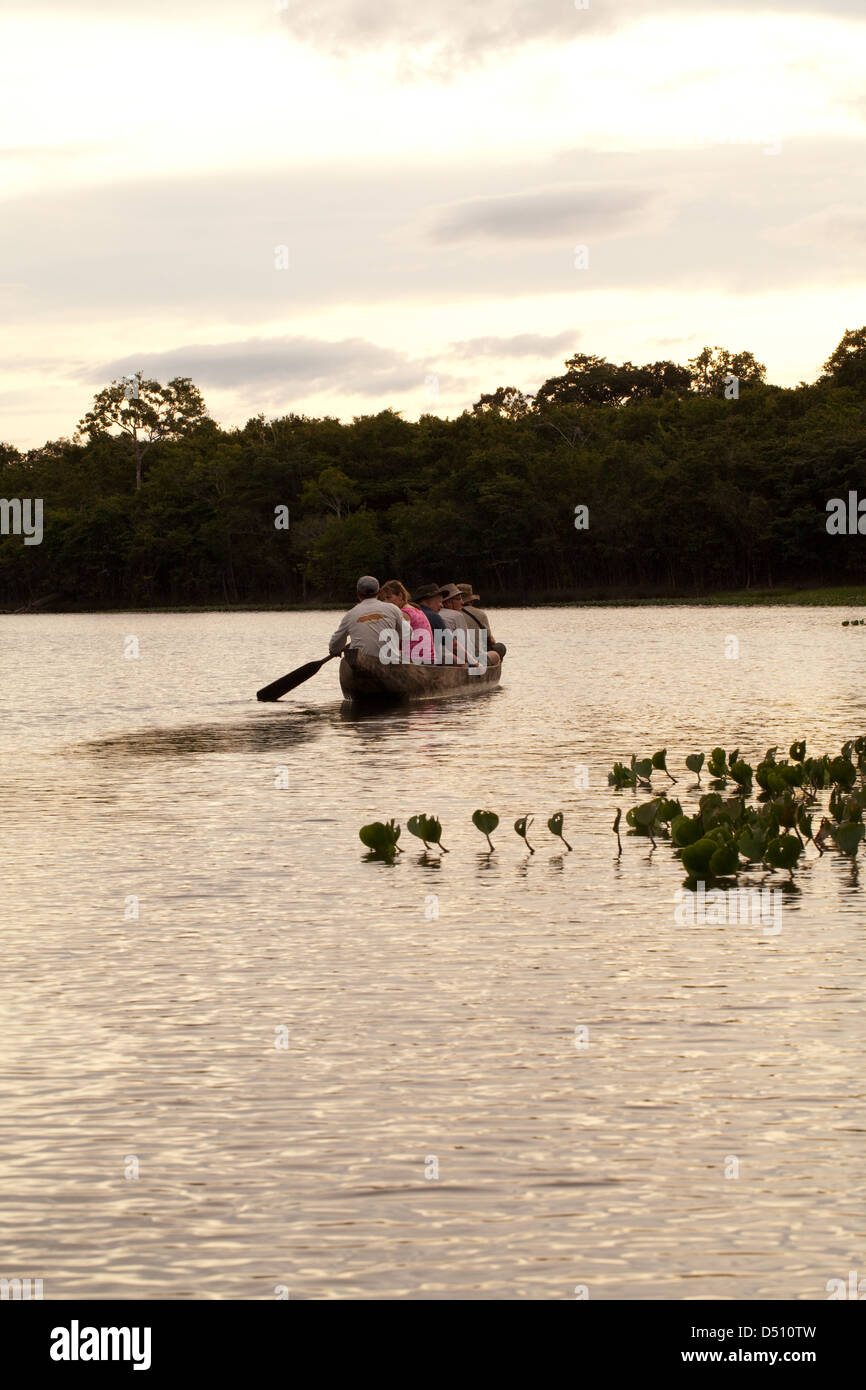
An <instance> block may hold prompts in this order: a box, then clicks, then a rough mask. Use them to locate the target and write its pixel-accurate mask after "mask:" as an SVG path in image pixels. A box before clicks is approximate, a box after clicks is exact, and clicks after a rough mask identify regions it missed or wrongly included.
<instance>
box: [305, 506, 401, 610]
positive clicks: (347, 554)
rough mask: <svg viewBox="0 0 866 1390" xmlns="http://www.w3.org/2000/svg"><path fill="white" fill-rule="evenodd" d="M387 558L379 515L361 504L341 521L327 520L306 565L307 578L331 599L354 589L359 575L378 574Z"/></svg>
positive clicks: (349, 592) (347, 593)
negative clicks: (378, 522)
mask: <svg viewBox="0 0 866 1390" xmlns="http://www.w3.org/2000/svg"><path fill="white" fill-rule="evenodd" d="M384 559H385V547H384V545H383V543H382V538H381V536H380V535H379V528H378V526H377V525H376V518H375V516H374V515H373V513H372V512H369V511H367V509H366V508H365V507H362V508H361V509H360V510H359V511H357V512H351V513H350V514H349V516H345V517H343V518H342V520H341V521H338V520H337V518H336V517H334V519H333V520H332V521H329V522H328V525H327V526H326V527H325V530H324V531H323V532H322V535H321V536H320V537H319V539H318V540H317V541H316V543H315V544H314V546H313V549H312V552H311V554H310V560H309V563H308V565H307V578H308V579H309V580H310V581H311V582H312V583H313V584H314V585H315V586H316V587H317V588H319V589H320V590H324V591H325V592H326V593H327V594H328V595H329V596H330V597H332V598H342V597H344V596H345V595H351V594H353V593H354V592H355V582H356V580H357V578H358V575H359V574H376V573H378V572H379V571H380V570H381V567H382V564H383V561H384Z"/></svg>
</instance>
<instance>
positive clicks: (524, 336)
mask: <svg viewBox="0 0 866 1390" xmlns="http://www.w3.org/2000/svg"><path fill="white" fill-rule="evenodd" d="M579 337H580V334H579V333H578V332H575V330H574V329H573V328H567V329H566V330H565V332H564V333H551V334H547V335H545V334H543V333H516V334H515V335H514V336H513V337H511V338H464V339H463V340H462V341H461V342H456V343H449V344H448V347H447V349H446V352H445V353H444V354H443V355H445V356H448V357H457V358H461V359H463V358H471V359H477V358H479V357H496V358H503V357H515V358H519V357H548V356H550V355H551V353H556V352H561V351H562V350H563V349H565V348H573V347H574V345H575V343H576V342H577V340H578V338H579Z"/></svg>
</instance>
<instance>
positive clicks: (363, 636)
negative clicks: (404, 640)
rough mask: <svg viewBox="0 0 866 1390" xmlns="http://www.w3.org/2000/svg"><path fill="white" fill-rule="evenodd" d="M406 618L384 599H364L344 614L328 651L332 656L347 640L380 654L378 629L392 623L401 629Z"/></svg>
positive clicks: (373, 653) (364, 649)
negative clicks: (383, 601)
mask: <svg viewBox="0 0 866 1390" xmlns="http://www.w3.org/2000/svg"><path fill="white" fill-rule="evenodd" d="M403 622H405V619H404V617H403V614H402V613H401V612H400V609H399V608H398V607H397V606H396V604H393V603H382V601H381V600H380V599H377V598H365V599H362V600H361V602H360V603H356V604H355V607H354V608H350V609H349V611H348V613H347V614H346V615H345V617H344V618H343V621H342V622H341V623H340V626H339V627H338V628H337V631H336V632H335V633H334V635H333V637H332V638H331V640H330V642H329V643H328V651H329V652H330V654H331V656H338V655H339V653H340V652H341V651H342V650H343V648H344V647H345V646H346V645H347V644H348V645H349V646H350V647H354V648H356V649H360V650H361V651H363V652H367V653H369V655H370V656H378V655H379V653H380V651H381V650H382V643H381V641H380V640H379V633H380V632H383V631H385V629H386V628H389V627H392V628H396V629H397V630H398V632H400V631H401V626H400V625H401V623H403Z"/></svg>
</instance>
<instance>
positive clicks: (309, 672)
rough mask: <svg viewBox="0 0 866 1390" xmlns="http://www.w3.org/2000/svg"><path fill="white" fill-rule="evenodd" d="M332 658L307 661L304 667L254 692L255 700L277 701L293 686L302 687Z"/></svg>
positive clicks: (292, 688)
mask: <svg viewBox="0 0 866 1390" xmlns="http://www.w3.org/2000/svg"><path fill="white" fill-rule="evenodd" d="M332 660H333V657H330V656H323V657H322V659H321V661H308V662H307V664H306V666H299V667H298V669H297V670H296V671H290V672H289V674H288V675H287V676H281V677H280V679H279V680H278V681H273V682H272V684H271V685H265V686H263V687H262V689H261V690H257V691H256V699H257V700H279V698H280V696H281V695H285V694H287V693H288V691H290V690H294V689H295V686H298V685H303V683H304V681H308V680H309V679H310V676H314V675H315V674H316V672H317V671H318V670H319V669H320V667H322V666H324V664H325V662H326V661H332Z"/></svg>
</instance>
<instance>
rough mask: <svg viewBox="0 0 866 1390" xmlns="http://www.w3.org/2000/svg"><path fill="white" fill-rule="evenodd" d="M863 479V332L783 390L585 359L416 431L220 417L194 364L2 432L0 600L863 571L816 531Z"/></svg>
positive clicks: (858, 542) (537, 590) (573, 586)
mask: <svg viewBox="0 0 866 1390" xmlns="http://www.w3.org/2000/svg"><path fill="white" fill-rule="evenodd" d="M858 489H859V493H860V496H861V497H863V498H866V328H862V329H858V330H853V331H848V332H846V333H845V335H844V337H843V338H842V341H841V342H840V344H839V346H838V348H837V349H836V350H835V352H834V353H833V354H832V356H831V357H830V358H829V360H828V361H827V363H826V364H825V367H824V370H823V373H822V375H821V376H820V378H819V379H818V380H817V381H816V382H814V383H801V384H800V385H799V386H797V387H795V388H782V387H778V386H773V385H771V384H769V383H767V382H766V380H765V371H764V368H763V366H762V365H761V364H760V363H759V362H756V361H755V359H754V357H753V356H752V355H751V354H750V353H747V352H741V353H730V352H728V351H726V350H723V349H719V348H705V349H704V350H703V352H702V353H700V354H699V355H698V356H697V357H696V358H694V359H692V361H691V362H690V363H689V364H688V366H687V367H682V366H679V365H677V364H676V363H673V362H656V363H651V364H648V365H646V366H635V365H634V364H632V363H623V364H615V363H609V362H607V361H605V359H604V358H599V357H593V356H589V355H586V354H576V355H575V356H573V357H571V358H569V359H568V361H567V362H566V363H565V369H564V371H563V372H562V373H561V374H560V375H559V376H554V377H552V378H551V379H550V380H549V381H547V382H545V383H544V384H543V386H541V387H540V388H539V390H538V391H537V392H536V393H535V395H534V396H531V395H527V394H524V393H523V392H522V391H520V390H519V389H518V388H516V387H500V388H498V389H497V390H496V391H494V392H492V393H490V394H487V395H482V396H481V398H480V399H479V400H478V401H477V402H476V403H475V405H474V406H473V408H472V410H471V411H466V412H464V413H463V414H462V415H460V416H458V417H457V418H455V419H452V420H445V419H441V418H439V417H438V416H435V415H425V416H422V418H421V419H420V420H418V421H417V422H414V423H413V422H409V421H406V420H403V419H402V418H401V416H400V414H399V412H396V411H394V410H390V409H388V410H383V411H380V412H379V413H378V414H375V415H369V416H360V417H356V418H355V419H354V420H353V421H352V422H351V423H341V422H340V421H339V420H337V419H332V418H324V419H312V418H308V417H306V416H303V415H297V414H288V415H285V416H282V417H280V418H278V419H272V420H266V419H265V418H264V416H258V417H256V418H254V419H251V420H249V421H248V422H247V423H246V425H244V426H243V428H240V429H230V430H224V429H221V428H219V427H218V426H217V424H216V423H215V422H214V421H213V420H211V419H210V418H209V417H208V416H207V413H206V409H205V404H204V401H203V400H202V397H201V395H200V394H199V392H198V391H197V389H196V388H195V386H194V385H193V383H192V382H191V381H189V380H188V379H185V378H177V379H175V380H174V381H172V382H170V383H168V385H167V386H161V385H160V384H159V383H158V382H155V381H149V380H145V379H144V378H143V377H142V376H141V375H138V376H137V377H135V378H130V379H125V380H124V381H123V382H114V383H112V384H111V385H110V386H107V387H106V388H105V389H104V390H103V391H102V392H100V393H99V395H97V396H96V398H95V400H94V404H93V408H92V410H91V411H89V412H88V414H87V415H86V416H85V417H84V419H83V420H82V421H81V422H80V423H79V426H78V429H77V431H76V433H75V435H74V437H73V438H72V439H62V440H59V441H56V442H52V443H48V444H46V445H45V446H44V447H42V448H36V449H32V450H30V451H29V452H26V453H21V452H19V451H18V450H17V449H15V448H13V447H12V446H11V445H8V444H7V445H0V498H2V499H7V500H8V499H14V498H41V499H43V506H44V522H43V529H44V534H43V539H42V542H41V543H40V544H30V545H27V544H25V543H24V538H23V537H22V536H21V535H16V534H13V533H12V526H11V519H12V518H11V513H10V510H9V509H8V508H6V509H5V511H4V518H5V529H7V530H9V532H10V533H9V534H4V535H0V608H2V609H3V610H5V611H20V610H23V609H28V608H35V607H50V608H60V609H62V608H91V607H92V608H99V607H147V606H151V605H152V606H162V605H197V604H201V605H208V604H222V603H251V604H252V603H275V604H280V603H292V602H298V601H308V602H309V601H315V600H329V601H330V600H343V601H348V600H349V599H350V598H351V595H352V591H353V586H354V581H355V578H356V577H357V575H358V574H360V573H365V572H372V573H374V574H378V575H379V576H380V577H381V578H385V577H390V576H393V575H397V576H399V577H400V578H401V579H403V580H404V582H405V583H406V584H407V585H408V586H409V587H410V588H411V587H412V586H413V585H417V584H419V583H422V582H425V581H430V580H436V581H438V582H446V581H456V582H463V581H470V582H471V583H473V584H474V585H475V586H476V587H478V588H479V589H480V592H481V593H482V596H483V598H484V599H485V600H486V601H490V602H494V603H495V602H497V601H500V602H505V601H509V602H521V601H536V602H538V601H545V600H553V599H557V598H566V597H580V596H584V597H596V598H597V597H616V596H628V595H636V594H643V595H647V596H651V595H658V596H665V595H683V596H687V595H690V594H700V593H705V592H710V591H714V590H724V589H741V588H749V587H771V586H773V585H780V584H785V585H789V584H793V585H796V584H808V585H810V586H814V585H817V584H831V583H832V584H843V583H857V582H860V581H862V579H863V575H864V562H863V546H864V544H866V541H864V540H863V538H862V537H857V536H839V535H830V534H828V531H827V528H826V524H825V523H826V516H827V504H828V501H829V500H830V499H831V498H834V497H847V496H848V493H849V492H850V491H852V490H858ZM576 508H587V509H588V513H587V514H583V513H577V515H576ZM864 510H866V508H864ZM587 516H588V525H586V526H585V527H584V528H583V529H577V528H576V526H575V521H576V519H577V520H581V519H586V517H587ZM864 529H866V526H864Z"/></svg>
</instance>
